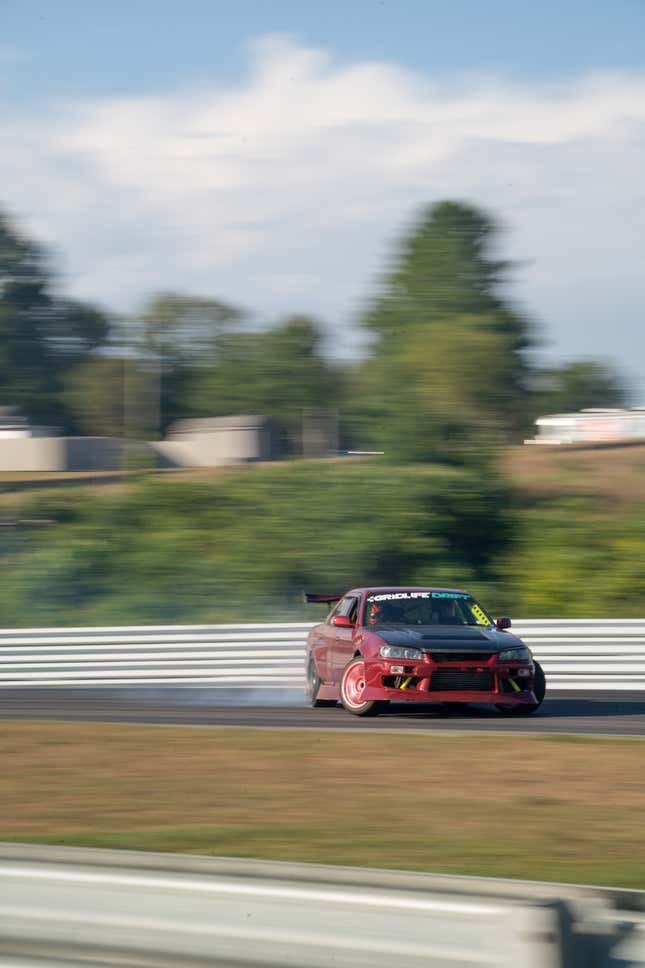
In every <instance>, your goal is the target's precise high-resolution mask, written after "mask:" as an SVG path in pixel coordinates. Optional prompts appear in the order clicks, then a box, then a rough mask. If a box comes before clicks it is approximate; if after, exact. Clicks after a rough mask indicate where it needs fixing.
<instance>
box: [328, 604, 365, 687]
mask: <svg viewBox="0 0 645 968" xmlns="http://www.w3.org/2000/svg"><path fill="white" fill-rule="evenodd" d="M358 604H359V599H358V596H357V595H346V596H345V598H343V599H342V601H341V602H340V603H339V605H338V608H337V609H336V612H335V613H334V614H335V615H344V616H345V617H346V618H349V620H350V621H351V622H353V623H354V624H355V623H356V619H357V618H358ZM330 633H331V635H330V641H331V669H330V671H331V675H332V682H340V678H341V676H342V674H343V669H344V668H345V666H346V665H347V663H348V662H349V660H350V659H351V657H352V656H353V654H354V628H338V627H337V626H336V625H333V624H332V625H331V627H330Z"/></svg>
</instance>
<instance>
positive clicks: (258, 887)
mask: <svg viewBox="0 0 645 968" xmlns="http://www.w3.org/2000/svg"><path fill="white" fill-rule="evenodd" d="M644 912H645V893H643V892H640V891H620V890H609V889H604V888H585V887H577V886H575V885H566V884H545V883H540V882H531V881H510V880H493V879H488V878H471V877H451V876H447V875H437V874H423V873H407V872H404V871H384V870H369V869H366V870H361V869H357V868H347V867H325V866H320V865H305V864H287V863H279V862H278V863H274V862H267V861H253V860H236V859H227V858H208V857H188V856H182V855H171V854H152V853H151V854H142V853H137V852H133V851H107V850H104V851H101V850H93V849H89V850H88V849H83V848H61V847H40V846H38V847H36V846H28V845H21V844H0V965H3V966H4V965H6V966H13V968H17V966H18V965H20V966H22V968H29V966H33V968H36V966H39V968H63V966H71V965H78V966H85V968H90V966H99V965H102V966H110V965H119V966H121V968H135V966H139V968H141V966H149V968H152V966H155V968H177V966H179V965H181V966H185V968H191V966H194V968H197V966H202V968H206V966H211V968H224V966H227V968H235V966H238V968H243V966H246V968H259V966H267V968H268V966H272V968H328V966H330V965H333V966H334V968H391V966H392V965H396V966H397V968H445V966H446V965H451V966H454V968H477V966H484V965H487V966H489V968H490V966H498V968H518V966H521V968H611V966H614V968H617V966H624V968H627V966H633V968H637V966H641V968H645V913H644Z"/></svg>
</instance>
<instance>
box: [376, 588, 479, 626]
mask: <svg viewBox="0 0 645 968" xmlns="http://www.w3.org/2000/svg"><path fill="white" fill-rule="evenodd" d="M492 624H493V620H492V619H491V617H490V615H488V614H487V612H485V611H484V609H483V608H482V607H481V605H479V604H478V603H477V602H476V601H475V599H474V598H473V597H472V595H468V594H466V593H465V592H443V591H432V590H428V591H414V592H376V593H374V594H373V595H369V596H368V598H367V601H366V604H365V625H369V626H372V625H485V626H488V625H492Z"/></svg>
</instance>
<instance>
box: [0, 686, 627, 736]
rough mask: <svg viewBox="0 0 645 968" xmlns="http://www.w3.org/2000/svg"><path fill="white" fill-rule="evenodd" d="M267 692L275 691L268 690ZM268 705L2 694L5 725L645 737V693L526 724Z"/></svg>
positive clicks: (192, 697)
mask: <svg viewBox="0 0 645 968" xmlns="http://www.w3.org/2000/svg"><path fill="white" fill-rule="evenodd" d="M267 693H268V691H267ZM277 698H278V700H279V704H273V705H271V704H267V700H268V701H269V702H270V700H271V697H270V695H262V696H260V695H259V691H258V690H256V691H255V692H251V693H249V694H245V692H244V691H239V690H228V691H224V690H218V689H197V690H189V689H167V690H161V689H159V690H146V689H127V690H116V691H111V690H108V689H98V688H91V689H90V688H75V689H70V688H61V689H58V688H44V689H43V688H41V689H36V688H29V689H26V688H19V689H18V688H10V689H0V719H14V720H15V719H20V720H58V721H61V720H62V721H68V722H98V723H150V724H159V725H181V726H246V727H255V728H259V729H271V728H273V729H288V728H290V729H325V728H326V729H343V730H345V729H346V730H352V729H354V730H355V729H363V730H387V731H390V730H392V731H410V732H419V731H422V732H458V733H464V732H468V733H485V732H497V733H499V732H502V733H528V734H535V735H537V734H544V733H569V734H576V735H596V736H645V694H644V693H642V692H640V693H636V692H635V693H626V692H621V693H618V692H613V693H612V692H593V693H591V694H589V695H584V694H581V693H580V692H571V693H566V692H558V693H556V694H554V695H553V696H552V697H551V698H547V699H546V700H545V702H544V704H543V705H542V707H541V709H540V710H539V711H538V712H537V713H535V714H534V715H533V716H529V717H526V718H518V717H506V716H503V715H501V714H500V713H498V712H497V711H496V710H495V709H491V708H490V707H487V706H479V707H478V706H471V707H466V708H465V709H463V710H459V711H457V712H453V711H449V710H447V709H445V708H443V707H442V706H439V705H437V704H428V705H421V704H416V703H415V704H414V705H412V704H411V703H410V704H403V703H402V704H398V705H391V706H390V707H389V709H388V710H387V711H385V712H384V713H382V714H381V715H380V716H377V717H375V718H373V719H365V718H358V717H355V716H351V715H349V713H347V712H345V710H344V709H342V708H340V707H336V708H332V709H310V708H309V707H308V706H307V705H305V703H304V702H303V701H302V700H301V698H300V697H299V696H298V695H297V694H295V695H294V696H293V697H292V698H291V701H290V702H285V701H284V696H283V695H280V696H279V697H277Z"/></svg>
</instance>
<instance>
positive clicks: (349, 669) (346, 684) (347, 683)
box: [340, 656, 386, 716]
mask: <svg viewBox="0 0 645 968" xmlns="http://www.w3.org/2000/svg"><path fill="white" fill-rule="evenodd" d="M364 688H365V661H364V659H363V657H362V656H354V658H353V659H351V660H350V661H349V662H348V663H347V665H346V666H345V668H344V670H343V675H342V678H341V680H340V701H341V703H342V704H343V706H344V708H345V709H346V710H347V712H348V713H351V714H352V716H377V715H378V714H379V712H380V711H381V709H382V708H383V707H384V706H385V705H386V703H385V702H383V701H378V700H376V699H372V700H370V701H369V702H361V698H360V697H361V693H362V691H363V689H364Z"/></svg>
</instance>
